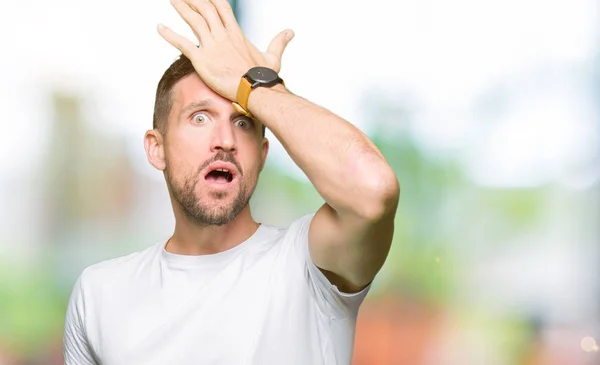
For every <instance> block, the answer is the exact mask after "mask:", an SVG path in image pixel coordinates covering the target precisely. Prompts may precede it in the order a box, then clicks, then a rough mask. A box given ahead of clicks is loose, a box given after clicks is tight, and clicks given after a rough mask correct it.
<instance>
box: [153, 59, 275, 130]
mask: <svg viewBox="0 0 600 365" xmlns="http://www.w3.org/2000/svg"><path fill="white" fill-rule="evenodd" d="M192 72H196V70H195V69H194V65H192V62H191V61H190V59H189V58H187V57H186V56H185V55H183V54H181V55H179V57H178V58H177V59H176V60H175V61H174V62H173V63H172V64H171V66H169V68H167V70H166V71H165V73H164V74H163V75H162V77H161V79H160V81H159V82H158V86H157V87H156V99H155V100H154V117H153V118H152V119H153V120H152V128H154V129H157V130H158V131H159V132H160V133H162V134H163V135H165V134H166V133H167V122H168V121H169V114H170V113H171V108H172V107H173V99H172V98H171V95H172V91H173V86H175V84H176V83H177V82H178V81H179V80H181V79H183V78H184V77H186V76H187V75H189V74H191V73H192ZM262 136H263V137H264V136H265V126H264V124H263V126H262Z"/></svg>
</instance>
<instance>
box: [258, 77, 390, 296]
mask: <svg viewBox="0 0 600 365" xmlns="http://www.w3.org/2000/svg"><path fill="white" fill-rule="evenodd" d="M248 109H249V111H250V112H251V113H252V114H253V115H254V116H255V117H256V118H257V119H258V120H260V121H261V122H263V123H264V124H265V125H266V126H267V127H268V128H269V129H270V130H271V131H272V132H273V134H274V135H275V136H276V137H277V139H278V140H279V141H280V142H281V144H282V145H283V146H284V148H285V149H286V151H287V152H288V153H289V155H290V157H291V158H292V159H293V160H294V162H295V163H296V164H297V165H298V166H299V167H300V168H301V169H302V171H304V173H305V174H306V175H307V176H308V178H309V179H310V181H311V182H312V183H313V185H314V186H315V188H316V189H317V191H318V192H319V194H320V195H321V196H322V197H323V199H324V200H325V204H323V206H321V208H320V209H319V210H318V211H317V213H316V214H315V216H314V218H313V219H312V222H311V225H310V228H309V233H308V239H309V249H310V254H311V258H312V260H313V262H314V263H315V265H316V266H317V267H319V268H320V269H321V271H322V272H323V273H324V274H325V276H326V277H327V278H328V279H329V281H330V282H331V283H332V284H334V285H336V286H337V287H338V288H339V289H340V290H341V291H343V292H347V293H353V292H358V291H360V290H361V289H363V288H364V287H365V286H367V285H368V284H369V283H370V282H371V281H372V280H373V278H374V277H375V275H376V274H377V272H378V271H379V269H380V268H381V266H382V265H383V263H384V261H385V258H386V257H387V254H388V251H389V249H390V244H391V242H392V236H393V232H394V216H395V213H396V208H397V206H398V199H399V194H400V187H399V183H398V180H397V178H396V175H395V174H394V172H393V170H392V168H391V167H390V166H389V164H388V163H387V162H386V160H385V158H384V157H383V155H382V154H381V152H380V151H379V150H378V149H377V147H376V146H375V145H374V144H373V142H372V141H371V140H370V139H369V138H368V137H367V136H366V135H365V134H363V133H362V132H361V131H360V130H358V129H357V128H356V127H354V126H353V125H352V124H350V123H349V122H347V121H346V120H344V119H342V118H340V117H339V116H337V115H335V114H333V113H331V112H330V111H328V110H326V109H324V108H322V107H319V106H317V105H315V104H314V103H311V102H309V101H307V100H305V99H303V98H301V97H298V96H296V95H294V94H292V93H290V92H289V91H287V90H286V89H285V88H284V87H283V86H281V85H277V86H275V87H272V88H256V89H255V90H253V91H252V93H251V94H250V98H249V100H248Z"/></svg>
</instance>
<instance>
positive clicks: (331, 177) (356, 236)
mask: <svg viewBox="0 0 600 365" xmlns="http://www.w3.org/2000/svg"><path fill="white" fill-rule="evenodd" d="M171 3H172V4H173V5H174V7H175V8H176V9H177V11H178V12H179V14H180V15H181V16H182V18H183V19H184V20H185V21H186V22H187V23H188V24H189V25H190V27H192V29H193V30H194V33H195V34H196V36H197V38H198V40H199V42H200V44H199V45H198V46H196V45H194V44H193V43H192V42H191V41H189V40H188V39H186V38H185V37H182V36H180V35H178V34H176V33H174V32H172V31H171V30H170V29H168V28H166V27H163V26H159V33H160V34H161V36H163V38H165V39H166V40H167V41H168V42H169V43H171V44H172V45H173V46H175V47H177V48H178V49H179V50H180V51H181V52H182V53H183V54H184V55H186V56H187V57H188V58H189V59H190V60H191V61H192V63H193V64H194V68H195V69H196V71H197V72H198V74H199V75H200V77H201V78H202V80H203V81H204V82H205V83H206V84H207V85H208V86H209V87H210V88H211V89H212V90H214V91H215V92H217V93H219V94H220V95H222V96H223V97H226V98H227V99H229V100H232V101H234V100H236V93H237V88H238V85H239V82H240V78H241V76H242V75H243V74H244V73H245V72H246V71H248V70H249V69H250V68H252V67H255V66H267V67H270V68H272V69H274V70H275V71H277V72H278V71H279V68H280V64H281V55H282V54H283V51H284V49H285V47H286V45H287V43H288V42H289V41H290V39H291V38H292V37H293V32H291V31H289V30H288V31H284V32H281V33H280V34H279V35H278V36H277V37H275V39H274V40H273V41H272V42H271V44H270V46H269V48H268V50H267V52H265V53H260V52H259V51H257V50H256V48H255V47H254V46H253V45H252V44H251V43H250V42H248V40H247V39H246V38H245V37H244V35H243V34H242V31H241V30H240V28H239V26H238V24H237V21H236V20H235V17H234V15H233V12H232V11H231V7H230V6H229V3H228V1H227V0H211V1H206V0H171ZM248 109H249V111H250V112H251V113H252V114H253V115H254V116H255V117H256V118H257V119H258V120H260V121H261V122H262V123H263V124H264V125H266V126H267V127H268V128H269V129H270V130H271V131H272V132H273V134H274V135H275V136H276V137H277V139H278V140H279V141H280V142H281V143H282V145H283V146H284V148H285V149H286V151H287V152H288V153H289V155H290V156H291V158H292V159H293V160H294V162H295V163H296V164H297V165H298V166H299V167H300V168H301V169H302V170H303V171H304V173H305V174H306V175H307V176H308V178H309V179H310V181H311V182H312V183H313V184H314V186H315V188H316V189H317V191H318V192H319V193H320V195H321V196H322V197H323V199H324V200H325V202H326V203H325V204H324V205H323V206H322V207H321V208H320V209H319V211H318V212H317V213H316V215H315V217H314V218H313V221H312V223H311V226H310V230H309V247H310V253H311V258H312V260H313V262H314V263H315V264H316V265H317V266H318V267H319V268H320V269H321V270H322V271H323V273H325V275H326V276H327V278H328V279H329V280H330V282H332V283H333V284H335V285H337V286H338V287H339V288H340V290H342V291H345V292H356V291H359V290H361V289H362V288H364V287H365V286H366V285H367V284H369V283H370V282H371V281H372V280H373V278H374V277H375V275H376V273H377V272H378V271H379V269H380V268H381V266H382V265H383V263H384V261H385V258H386V256H387V254H388V251H389V248H390V244H391V242H392V236H393V231H394V216H395V212H396V208H397V205H398V199H399V194H400V187H399V184H398V180H397V178H396V176H395V174H394V172H393V170H392V169H391V167H390V166H389V165H388V163H387V162H386V160H385V158H384V157H383V155H382V154H381V152H380V151H379V150H378V149H377V148H376V147H375V145H374V144H373V143H372V142H371V141H370V140H369V138H368V137H367V136H365V135H364V134H363V133H362V132H361V131H360V130H358V129H357V128H356V127H354V126H353V125H352V124H351V123H349V122H347V121H345V120H344V119H342V118H340V117H339V116H337V115H335V114H333V113H331V112H329V111H328V110H326V109H324V108H322V107H319V106H317V105H315V104H313V103H311V102H309V101H307V100H305V99H303V98H301V97H298V96H296V95H293V94H292V93H290V92H289V91H288V90H286V88H285V87H283V86H281V85H278V86H274V87H271V88H256V89H254V90H253V91H252V92H251V93H250V97H249V99H248Z"/></svg>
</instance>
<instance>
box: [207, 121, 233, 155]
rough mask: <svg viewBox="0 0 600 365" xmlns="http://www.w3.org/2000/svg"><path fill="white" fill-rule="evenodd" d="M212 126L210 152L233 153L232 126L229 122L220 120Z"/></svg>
mask: <svg viewBox="0 0 600 365" xmlns="http://www.w3.org/2000/svg"><path fill="white" fill-rule="evenodd" d="M214 126H215V127H214V128H213V134H212V139H211V144H210V150H211V151H212V152H215V151H218V150H222V151H228V152H232V151H235V150H236V143H235V135H234V134H233V125H232V124H231V123H230V122H229V119H221V120H219V121H218V122H217V123H214Z"/></svg>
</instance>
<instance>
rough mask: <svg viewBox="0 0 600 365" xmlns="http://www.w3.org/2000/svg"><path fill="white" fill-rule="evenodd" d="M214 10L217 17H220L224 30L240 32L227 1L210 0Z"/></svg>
mask: <svg viewBox="0 0 600 365" xmlns="http://www.w3.org/2000/svg"><path fill="white" fill-rule="evenodd" d="M211 1H212V3H213V5H214V6H215V9H217V13H218V14H219V17H221V21H222V22H223V25H224V26H225V29H227V30H232V31H237V30H240V26H239V24H238V22H237V20H236V19H235V15H234V14H233V9H231V4H230V3H229V1H227V0H211Z"/></svg>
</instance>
